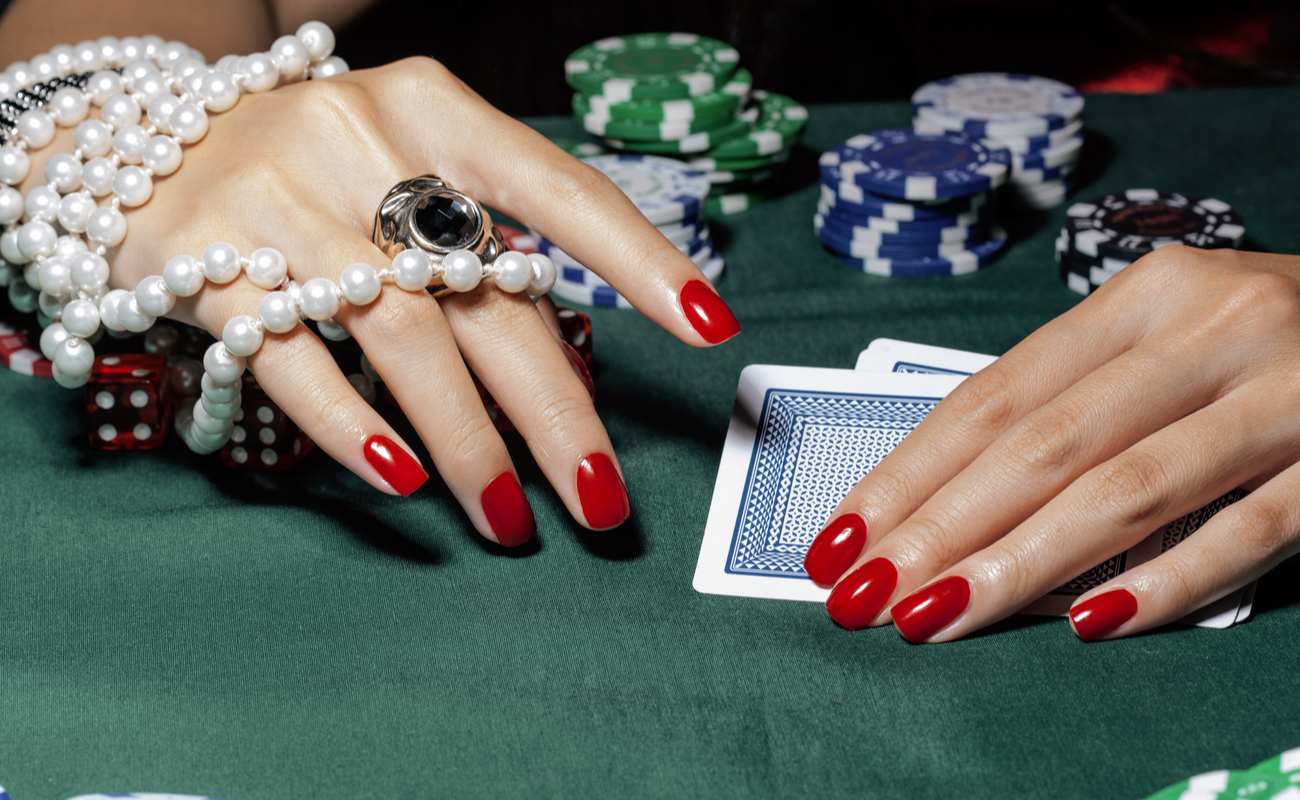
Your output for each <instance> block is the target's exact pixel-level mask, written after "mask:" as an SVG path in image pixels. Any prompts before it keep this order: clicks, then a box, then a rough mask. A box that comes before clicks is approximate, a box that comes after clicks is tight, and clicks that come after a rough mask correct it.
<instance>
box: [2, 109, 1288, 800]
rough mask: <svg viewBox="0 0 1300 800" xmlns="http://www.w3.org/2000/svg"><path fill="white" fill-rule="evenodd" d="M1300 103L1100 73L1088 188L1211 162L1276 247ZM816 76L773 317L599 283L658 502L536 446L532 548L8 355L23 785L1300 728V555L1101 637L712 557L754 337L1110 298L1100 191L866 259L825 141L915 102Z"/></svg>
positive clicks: (744, 772) (968, 785)
mask: <svg viewBox="0 0 1300 800" xmlns="http://www.w3.org/2000/svg"><path fill="white" fill-rule="evenodd" d="M1297 108H1300V93H1298V92H1297V91H1295V90H1292V89H1272V90H1250V91H1230V92H1228V91H1213V92H1196V93H1176V94H1166V95H1161V96H1155V97H1126V96H1096V97H1090V98H1089V100H1088V112H1087V113H1088V123H1089V131H1090V137H1091V138H1090V140H1089V146H1088V150H1087V153H1086V156H1085V157H1086V158H1087V160H1088V162H1089V165H1090V166H1089V168H1088V169H1087V170H1086V173H1090V174H1091V177H1090V178H1089V176H1088V175H1087V174H1085V179H1090V180H1091V183H1090V185H1088V186H1087V187H1086V188H1084V190H1083V193H1084V194H1094V193H1098V192H1101V191H1109V190H1119V189H1124V188H1128V187H1135V186H1155V187H1161V188H1166V189H1175V190H1182V191H1186V192H1189V193H1194V194H1212V195H1214V196H1217V197H1221V198H1224V199H1226V200H1229V201H1230V202H1232V203H1233V204H1234V205H1235V206H1236V207H1237V208H1238V209H1239V210H1240V211H1241V213H1242V215H1243V217H1244V218H1245V220H1246V222H1247V225H1248V227H1249V234H1250V237H1251V239H1252V241H1253V243H1254V244H1255V245H1256V246H1258V247H1260V248H1263V249H1271V250H1280V251H1291V252H1297V251H1300V224H1297V219H1300V202H1298V198H1300V144H1298V143H1300V112H1298V111H1297ZM812 112H813V113H812V121H811V123H810V125H809V127H808V131H807V135H806V137H805V147H804V150H803V151H802V152H801V153H800V154H799V158H797V159H796V163H795V165H794V169H795V170H796V171H797V177H799V178H800V179H801V182H802V184H803V187H802V188H801V189H799V190H798V191H797V192H795V193H792V194H790V195H788V196H786V197H784V198H782V199H780V200H778V201H775V202H772V203H770V204H767V205H764V206H762V207H760V208H758V209H757V210H754V211H752V212H750V213H748V214H746V215H743V216H738V217H734V218H731V219H729V220H727V221H725V222H724V223H722V224H720V225H719V226H717V228H716V231H717V234H718V237H719V238H720V239H723V240H725V242H726V246H725V252H726V257H727V271H726V274H725V276H724V277H723V279H722V281H721V283H720V289H721V291H722V293H723V294H724V295H725V296H726V298H727V300H728V301H729V302H730V303H731V305H732V307H733V308H734V309H735V310H736V313H737V315H738V316H739V318H740V320H741V321H742V323H743V325H744V333H743V334H742V335H741V336H740V337H739V338H738V339H736V340H735V341H733V342H732V343H730V344H728V345H726V346H724V347H720V348H717V349H714V350H707V351H695V350H691V349H688V348H686V347H684V346H680V345H678V344H677V343H676V342H675V341H674V340H672V339H670V337H669V336H668V335H666V334H664V333H662V332H661V331H659V330H657V329H656V328H654V327H653V326H652V325H651V324H650V323H648V322H647V321H646V320H644V319H643V318H641V317H640V316H639V315H637V314H635V313H628V312H619V311H597V312H595V313H594V314H593V317H594V320H595V337H596V342H595V344H596V352H597V383H598V391H599V405H600V407H601V409H602V412H603V417H604V419H605V421H606V423H607V425H608V426H609V430H610V433H611V434H612V436H613V440H614V442H615V445H616V447H617V448H618V452H619V455H620V458H621V459H622V463H623V466H624V468H625V471H626V473H627V476H628V486H629V491H630V492H631V498H632V504H633V507H634V517H633V520H632V521H631V522H630V523H629V524H628V525H627V526H625V528H624V529H622V530H621V531H619V532H616V533H604V534H588V533H584V532H583V531H581V530H580V529H578V528H577V527H576V526H575V525H574V524H573V523H572V522H570V521H569V520H568V519H567V518H566V516H565V515H564V512H563V508H562V507H561V505H560V504H559V503H558V502H557V501H556V500H555V498H554V497H553V496H552V495H551V493H550V492H549V490H548V488H547V486H546V485H545V483H544V482H543V480H542V479H541V477H540V475H539V473H538V471H537V469H536V468H535V467H534V466H533V465H532V464H531V462H530V461H529V460H528V458H527V456H526V454H525V453H524V452H523V450H522V449H521V448H518V447H517V446H516V447H515V452H516V456H517V460H518V463H519V465H520V470H521V473H522V475H523V478H524V482H525V485H526V489H527V491H528V494H529V496H530V498H531V499H532V501H533V505H534V508H535V510H536V512H537V517H538V524H539V527H540V531H541V533H540V544H539V546H538V547H536V548H533V549H530V550H528V551H527V552H524V553H522V554H518V555H503V554H502V553H501V552H499V551H495V550H493V549H491V548H489V547H487V546H485V545H483V544H481V543H480V541H479V540H478V539H477V538H476V536H475V534H474V533H473V532H472V531H471V529H470V528H469V526H468V524H467V523H466V522H465V520H464V518H463V517H462V515H461V512H460V511H459V510H458V509H457V508H456V506H455V505H454V504H453V503H452V502H451V500H450V498H449V496H448V495H447V493H446V492H445V490H443V489H442V488H440V487H437V488H426V489H424V490H422V491H421V492H419V493H418V494H417V495H416V496H414V497H413V498H411V499H405V500H403V499H395V498H390V497H387V496H384V495H381V494H379V493H377V492H375V491H373V490H371V489H369V488H368V487H366V486H364V485H362V484H361V483H360V481H359V480H357V479H356V478H354V477H352V476H350V475H349V474H346V473H345V472H343V471H342V470H341V469H339V468H338V467H336V466H335V465H334V464H333V463H331V462H329V461H328V460H327V459H325V458H317V459H316V460H314V461H313V462H311V463H310V465H309V466H308V467H307V468H306V469H304V470H302V471H299V472H295V473H292V474H288V475H283V476H279V477H274V478H252V477H249V476H247V475H245V474H242V473H237V472H229V471H225V470H222V469H221V468H220V467H219V466H218V465H217V464H216V463H215V462H214V461H208V460H202V459H199V458H197V457H194V456H191V455H189V454H188V453H187V452H185V451H184V450H183V448H180V447H178V446H175V445H173V446H171V447H169V448H168V449H166V450H164V451H160V452H157V453H153V454H148V455H112V454H101V453H93V452H90V451H88V450H87V449H86V448H85V447H84V446H82V444H81V438H80V437H81V435H82V432H81V430H80V425H81V421H80V414H79V413H78V411H77V403H78V402H79V398H78V397H77V396H76V395H75V393H68V392H64V391H63V390H60V389H58V388H57V387H55V386H54V385H53V384H52V383H50V382H46V381H41V380H38V379H33V378H27V377H23V376H19V375H14V374H11V373H4V374H2V375H0V409H4V425H3V428H0V448H2V449H0V452H3V459H0V471H2V475H0V514H2V515H3V521H0V530H2V531H3V535H0V784H3V785H5V786H6V787H7V788H8V789H9V791H10V792H11V794H12V796H13V798H14V800H47V799H53V800H58V798H63V797H67V796H69V795H72V794H76V793H81V792H91V791H126V790H137V791H174V792H190V793H196V794H205V793H206V794H213V795H220V796H222V797H226V798H267V799H268V800H269V799H270V798H276V799H277V800H280V799H282V798H300V797H331V798H333V797H338V798H361V797H365V798H371V797H374V798H392V797H432V796H446V797H461V796H494V797H501V796H577V797H582V796H602V797H640V796H658V797H663V796H672V797H692V796H700V797H718V798H725V797H765V796H770V797H796V796H810V797H816V796H846V797H848V796H851V797H932V796H933V797H957V796H961V797H999V798H1004V797H1013V796H1015V797H1021V796H1024V797H1028V796H1035V797H1049V796H1050V797H1117V798H1122V797H1138V796H1141V795H1143V794H1145V793H1149V792H1152V791H1155V790H1156V789H1158V788H1160V787H1162V786H1164V785H1166V784H1168V783H1171V782H1173V781H1175V780H1178V779H1181V778H1183V777H1186V776H1188V775H1191V774H1194V773H1197V772H1200V771H1204V770H1208V769H1213V768H1219V767H1244V766H1247V765H1249V764H1253V763H1255V762H1257V761H1260V760H1262V759H1264V758H1265V757H1267V756H1270V755H1272V754H1275V753H1277V752H1279V751H1281V750H1284V749H1286V748H1287V747H1291V746H1295V745H1297V744H1300V656H1298V653H1300V644H1298V641H1300V589H1298V588H1297V586H1300V570H1297V569H1296V568H1295V565H1294V564H1290V565H1284V566H1283V567H1282V568H1281V570H1279V571H1278V572H1275V573H1274V574H1273V575H1272V576H1270V577H1269V578H1268V579H1266V580H1265V581H1264V582H1263V583H1262V584H1261V590H1260V593H1259V596H1258V598H1257V603H1256V607H1255V608H1256V611H1255V616H1254V618H1253V619H1252V620H1251V621H1250V622H1249V623H1248V624H1245V625H1241V626H1238V627H1236V628H1233V629H1231V630H1227V631H1211V630H1197V629H1184V628H1175V629H1171V630H1167V631H1163V632H1159V633H1156V634H1152V635H1147V636H1141V637H1137V638H1133V639H1127V640H1122V641H1117V642H1112V643H1105V644H1093V645H1085V644H1082V643H1080V642H1079V641H1078V640H1077V639H1076V638H1075V637H1074V636H1073V635H1072V634H1071V633H1070V631H1069V629H1068V627H1067V625H1066V624H1065V623H1064V622H1062V621H1059V620H1042V619H1031V618H1024V619H1017V620H1013V621H1012V622H1010V623H1009V624H1006V625H1004V626H1002V627H1000V628H998V629H996V630H994V631H992V632H990V633H987V634H985V635H981V636H976V637H974V638H971V639H968V640H966V641H961V642H956V643H951V644H945V645H938V646H913V645H909V644H907V643H906V642H904V641H903V640H902V639H901V638H900V637H899V636H898V635H897V634H896V633H895V632H894V631H893V630H892V629H880V630H872V631H867V632H862V633H857V634H849V633H845V632H843V631H841V630H839V629H837V628H836V627H834V626H833V625H832V624H831V623H830V621H829V620H828V619H827V618H826V616H825V614H824V612H823V610H822V609H821V608H820V607H819V606H817V605H814V604H804V603H788V602H775V601H759V600H747V599H740V598H725V597H716V596H709V595H702V594H698V593H696V592H695V591H694V590H693V589H692V588H691V577H692V572H693V570H694V567H695V560H696V555H697V552H698V550H699V545H700V538H701V534H702V531H703V527H704V521H705V516H706V512H707V509H708V505H709V497H710V494H711V491H712V487H713V480H714V475H715V472H716V470H717V466H718V456H719V451H720V447H721V443H722V439H723V435H724V432H725V430H726V426H727V418H728V413H729V411H730V408H731V403H732V399H733V396H734V391H735V385H736V379H737V376H738V374H739V372H740V370H741V368H742V367H743V366H745V365H746V364H752V363H758V362H765V363H782V364H800V365H812V366H824V367H851V366H852V364H853V361H854V358H855V356H856V355H857V353H858V351H859V350H861V349H862V348H863V347H865V346H866V344H867V343H868V342H869V341H871V340H872V339H874V338H876V337H879V336H890V337H895V338H900V339H910V340H916V341H922V342H928V343H932V344H939V345H946V346H952V347H959V348H964V349H970V350H978V351H983V352H990V353H1000V352H1003V351H1004V350H1006V349H1007V348H1009V347H1010V346H1011V345H1013V344H1014V343H1015V342H1016V341H1017V340H1018V339H1020V338H1021V337H1022V336H1024V335H1025V334H1027V333H1029V332H1030V331H1031V330H1033V329H1034V328H1036V327H1037V326H1039V325H1041V324H1042V323H1044V322H1046V321H1047V320H1048V319H1050V318H1051V317H1052V316H1054V315H1056V314H1058V313H1060V312H1061V311H1063V310H1065V309H1066V308H1069V307H1070V306H1071V305H1072V304H1073V303H1074V302H1076V300H1077V298H1076V297H1075V296H1074V295H1073V294H1071V293H1070V292H1069V291H1067V290H1066V289H1065V288H1064V287H1063V286H1062V284H1061V283H1060V281H1059V280H1058V278H1057V275H1056V267H1055V265H1054V263H1053V260H1052V241H1053V238H1054V237H1055V234H1056V231H1057V229H1058V228H1059V225H1060V222H1061V219H1062V217H1063V213H1064V210H1063V209H1055V210H1053V211H1051V212H1049V213H1047V214H1044V215H1041V216H1038V217H1036V218H1026V219H1020V220H1016V221H1015V222H1014V224H1013V232H1014V234H1015V236H1016V239H1017V241H1016V242H1015V244H1014V245H1013V246H1012V248H1011V249H1010V251H1009V252H1008V253H1007V255H1006V256H1005V257H1004V258H1003V259H1002V260H1001V262H1000V263H998V264H996V265H995V266H993V267H991V268H989V269H987V270H986V271H984V272H982V273H980V274H977V275H974V276H970V277H965V278H959V279H947V280H935V281H925V282H902V281H894V282H891V281H889V280H886V279H879V278H868V277H864V276H862V275H860V274H857V273H855V272H852V271H850V270H847V269H845V268H843V267H841V266H840V265H839V264H838V262H836V261H835V259H834V258H833V257H831V256H830V255H828V254H826V253H825V252H824V251H822V249H821V248H820V247H819V246H818V244H817V240H816V239H815V238H814V236H813V234H812V225H811V217H812V211H813V205H814V198H815V194H816V189H815V175H816V171H815V167H814V160H815V156H816V154H817V153H818V152H820V151H821V150H823V149H825V148H828V147H830V146H833V145H835V144H837V143H838V142H840V141H842V140H843V139H845V138H846V137H848V136H849V135H851V134H853V133H857V132H860V131H866V130H871V129H875V128H881V127H893V126H905V125H906V124H907V123H908V110H907V108H906V107H905V106H904V105H902V104H883V105H841V106H827V107H817V108H814V109H812ZM537 125H538V127H539V128H541V129H542V130H544V131H546V132H548V133H560V132H572V131H573V128H572V126H571V123H570V122H568V121H567V120H543V121H539V122H538V123H537ZM1157 300H1158V298H1134V302H1141V303H1148V302H1153V301H1157ZM516 445H517V443H516ZM435 483H436V481H433V482H431V485H432V484H435Z"/></svg>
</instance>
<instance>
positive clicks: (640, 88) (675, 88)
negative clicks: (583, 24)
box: [564, 33, 740, 102]
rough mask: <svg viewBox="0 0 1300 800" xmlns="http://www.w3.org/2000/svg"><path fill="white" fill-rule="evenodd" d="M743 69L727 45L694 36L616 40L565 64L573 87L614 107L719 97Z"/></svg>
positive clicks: (646, 35) (595, 46)
mask: <svg viewBox="0 0 1300 800" xmlns="http://www.w3.org/2000/svg"><path fill="white" fill-rule="evenodd" d="M739 64H740V54H739V53H737V52H736V49H735V48H734V47H732V46H731V45H729V44H727V43H726V42H721V41H718V40H717V39H711V38H709V37H707V36H698V35H696V34H693V33H641V34H636V35H633V36H612V37H610V38H608V39H601V40H599V41H596V42H592V43H591V44H587V45H584V46H582V47H579V48H578V49H577V50H575V51H573V53H571V54H570V55H569V57H568V58H567V59H565V61H564V74H565V77H566V78H567V80H568V82H569V85H570V86H572V87H573V88H574V89H575V90H576V91H578V92H581V93H583V94H588V95H601V96H603V97H605V98H607V99H608V100H610V101H611V102H622V101H626V100H673V99H676V98H680V97H698V96H700V95H703V94H708V93H709V92H714V91H717V90H718V89H719V88H721V87H722V86H723V85H725V84H726V83H727V80H728V79H729V78H730V77H731V76H732V75H733V74H734V73H735V72H736V70H737V68H738V67H739Z"/></svg>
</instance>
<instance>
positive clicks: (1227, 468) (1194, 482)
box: [885, 392, 1300, 642]
mask: <svg viewBox="0 0 1300 800" xmlns="http://www.w3.org/2000/svg"><path fill="white" fill-rule="evenodd" d="M1243 394H1246V393H1245V392H1243ZM1267 405H1268V403H1267V402H1263V401H1262V400H1261V398H1259V397H1253V398H1247V397H1242V396H1236V397H1230V398H1225V399H1224V400H1222V401H1219V402H1216V403H1214V404H1213V405H1211V406H1208V407H1206V408H1204V409H1201V410H1200V411H1197V412H1196V413H1194V414H1191V415H1189V416H1187V417H1185V418H1184V419H1181V420H1179V421H1178V422H1175V423H1174V424H1172V425H1170V426H1168V427H1166V428H1163V429H1162V430H1160V431H1158V432H1157V433H1155V434H1152V435H1151V436H1149V437H1147V438H1145V439H1143V440H1142V441H1141V442H1139V443H1137V444H1135V445H1134V446H1133V447H1130V448H1128V449H1127V450H1125V451H1124V452H1123V453H1120V454H1119V455H1117V456H1115V457H1114V458H1112V459H1110V460H1109V461H1107V462H1106V463H1104V464H1101V465H1100V466H1098V467H1096V468H1095V469H1092V470H1090V471H1088V472H1087V473H1086V474H1084V475H1083V476H1082V477H1080V478H1079V479H1078V480H1077V481H1075V482H1074V483H1072V484H1071V485H1070V487H1069V488H1068V489H1066V490H1065V491H1064V492H1062V493H1061V494H1060V495H1058V496H1057V497H1056V498H1055V499H1053V500H1052V501H1051V502H1049V503H1047V504H1046V505H1045V506H1043V508H1042V509H1041V510H1040V511H1038V512H1037V513H1035V514H1034V515H1033V516H1032V517H1030V518H1029V519H1028V520H1026V521H1025V522H1024V523H1022V524H1021V525H1019V526H1017V527H1016V528H1015V529H1014V530H1012V531H1011V532H1010V533H1008V534H1007V535H1006V536H1003V537H1001V538H999V539H997V541H996V542H993V543H992V544H990V545H989V546H987V547H985V548H983V549H981V550H979V551H978V552H975V553H974V554H972V555H970V556H968V557H966V558H964V559H962V560H960V561H959V562H957V563H956V564H953V565H952V566H951V567H948V568H946V569H942V570H935V572H934V573H931V574H930V575H924V576H923V577H922V580H924V582H925V585H924V586H923V587H922V588H921V589H919V590H918V591H916V592H914V593H912V594H911V595H909V596H907V597H904V598H903V599H902V600H900V601H898V603H897V604H896V605H895V606H894V607H893V609H891V612H890V614H891V616H892V617H893V620H894V624H895V626H896V627H897V628H898V630H899V632H900V633H902V634H903V636H904V637H906V638H907V639H909V640H911V641H914V642H919V641H947V640H951V639H955V638H959V637H961V636H964V635H966V634H968V633H970V632H972V631H975V630H978V629H979V628H982V627H984V626H985V625H988V624H990V623H992V622H994V621H997V620H999V619H1002V618H1003V617H1005V616H1007V615H1009V614H1011V613H1012V612H1014V611H1016V610H1018V609H1020V608H1022V607H1024V606H1025V605H1028V604H1029V603H1031V602H1033V601H1034V600H1037V599H1038V598H1040V597H1042V596H1044V595H1045V594H1047V593H1048V592H1050V591H1051V590H1052V589H1054V588H1055V587H1057V586H1060V585H1062V584H1064V583H1065V582H1067V581H1069V580H1070V579H1071V578H1073V577H1075V576H1076V575H1079V574H1082V573H1083V572H1085V571H1087V570H1088V569H1090V568H1091V567H1093V566H1095V565H1096V564H1098V563H1100V562H1102V561H1104V560H1105V559H1107V558H1109V557H1111V556H1113V555H1115V554H1117V553H1120V552H1123V551H1124V550H1127V549H1128V548H1130V547H1132V546H1134V545H1136V544H1137V543H1138V542H1140V541H1142V540H1143V539H1145V538H1146V537H1147V536H1148V535H1149V534H1150V533H1151V532H1152V531H1155V530H1157V529H1159V528H1160V527H1161V526H1162V525H1164V524H1165V523H1167V522H1170V521H1171V520H1173V519H1175V518H1177V517H1179V516H1181V515H1183V514H1186V513H1188V512H1191V511H1194V510H1195V509H1197V508H1200V507H1201V506H1204V505H1205V504H1206V503H1208V502H1210V501H1211V500H1214V499H1215V498H1217V497H1220V496H1222V495H1224V494H1226V493H1227V492H1228V491H1230V490H1231V489H1233V488H1234V487H1236V486H1238V485H1240V484H1241V483H1242V482H1243V481H1245V480H1246V479H1248V478H1249V477H1250V476H1252V475H1254V474H1256V472H1258V471H1260V470H1261V469H1268V468H1270V467H1271V466H1274V465H1276V464H1278V463H1281V461H1282V460H1283V459H1294V445H1295V444H1296V443H1297V442H1300V425H1293V424H1290V423H1288V428H1289V429H1287V430H1279V429H1278V426H1274V425H1261V424H1259V420H1261V419H1267V418H1268V416H1267V414H1264V413H1263V412H1264V409H1265V408H1266V407H1267ZM885 549H888V548H887V547H886V548H885ZM903 570H908V573H909V582H910V580H912V579H915V577H917V573H915V572H913V571H911V570H909V569H908V568H907V567H906V566H900V571H903ZM954 587H956V588H955V589H954ZM903 591H906V589H904V590H903ZM953 591H957V592H958V593H964V595H965V597H966V601H965V602H958V601H957V600H955V599H954V600H951V602H950V604H949V605H947V606H945V605H944V603H943V602H941V601H940V600H938V599H937V598H940V597H941V596H948V595H949V594H951V593H952V592H953Z"/></svg>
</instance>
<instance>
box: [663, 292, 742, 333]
mask: <svg viewBox="0 0 1300 800" xmlns="http://www.w3.org/2000/svg"><path fill="white" fill-rule="evenodd" d="M677 301H678V302H679V303H681V304H682V311H684V312H686V319H688V320H690V323H691V327H693V328H695V332H696V333H698V334H699V335H700V336H702V337H704V341H706V342H708V343H709V344H720V343H722V342H725V341H727V340H728V339H730V338H731V337H733V336H735V335H736V334H738V333H740V323H739V322H736V315H735V314H732V313H731V309H730V308H728V307H727V304H726V302H724V301H723V299H722V298H721V297H718V293H717V292H715V291H713V288H712V287H711V286H709V285H708V284H707V283H705V282H704V281H687V282H686V285H685V286H683V287H682V291H681V293H680V294H678V295H677Z"/></svg>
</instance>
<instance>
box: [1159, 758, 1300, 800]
mask: <svg viewBox="0 0 1300 800" xmlns="http://www.w3.org/2000/svg"><path fill="white" fill-rule="evenodd" d="M1179 798H1181V799H1182V800H1229V798H1232V799H1233V800H1238V799H1241V800H1244V798H1250V799H1251V800H1295V798H1300V747H1297V748H1295V749H1293V750H1288V751H1286V752H1285V753H1282V754H1281V755H1278V756H1273V757H1272V758H1270V759H1267V760H1265V761H1261V762H1260V763H1258V764H1256V765H1255V766H1253V767H1251V768H1250V769H1242V770H1226V769H1221V770H1216V771H1214V772H1206V773H1203V774H1201V775H1195V776H1193V777H1191V778H1188V779H1187V780H1184V781H1179V782H1178V783H1175V784H1174V785H1173V786H1167V787H1165V788H1164V789H1161V790H1160V791H1158V792H1156V793H1155V794H1153V795H1151V796H1150V797H1149V798H1147V800H1178V799H1179Z"/></svg>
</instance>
